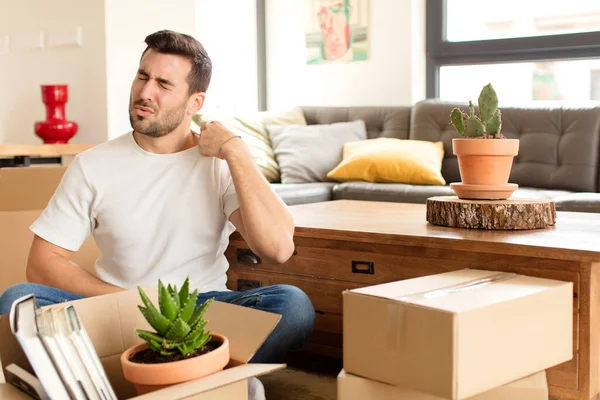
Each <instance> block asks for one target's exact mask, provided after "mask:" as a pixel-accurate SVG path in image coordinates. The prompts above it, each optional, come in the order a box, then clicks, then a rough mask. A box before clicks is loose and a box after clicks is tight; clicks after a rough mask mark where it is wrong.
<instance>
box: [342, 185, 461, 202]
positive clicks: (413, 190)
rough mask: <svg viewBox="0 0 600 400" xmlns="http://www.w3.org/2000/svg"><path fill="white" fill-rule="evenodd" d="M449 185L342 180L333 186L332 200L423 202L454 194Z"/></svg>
mask: <svg viewBox="0 0 600 400" xmlns="http://www.w3.org/2000/svg"><path fill="white" fill-rule="evenodd" d="M454 194H455V193H454V191H453V190H452V189H450V187H449V186H441V185H436V186H433V185H423V186H421V185H408V184H404V183H370V182H344V183H340V184H338V185H335V186H334V188H333V199H334V200H370V201H390V202H398V203H423V204H424V203H425V200H426V199H427V198H428V197H432V196H454Z"/></svg>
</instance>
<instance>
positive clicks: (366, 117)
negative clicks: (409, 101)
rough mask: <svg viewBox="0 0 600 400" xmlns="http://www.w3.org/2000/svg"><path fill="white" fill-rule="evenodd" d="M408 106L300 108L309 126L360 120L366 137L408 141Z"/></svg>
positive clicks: (409, 111) (409, 108) (409, 110)
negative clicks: (362, 122) (363, 124)
mask: <svg viewBox="0 0 600 400" xmlns="http://www.w3.org/2000/svg"><path fill="white" fill-rule="evenodd" d="M411 108H412V107H410V106H399V107H375V106H368V107H301V109H302V111H303V112H304V116H305V117H306V122H307V123H308V124H309V125H317V124H332V123H335V122H346V121H355V120H362V121H365V124H366V126H367V137H368V138H369V139H374V138H377V137H390V138H397V139H408V130H409V123H410V113H411Z"/></svg>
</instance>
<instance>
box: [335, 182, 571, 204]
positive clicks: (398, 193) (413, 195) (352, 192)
mask: <svg viewBox="0 0 600 400" xmlns="http://www.w3.org/2000/svg"><path fill="white" fill-rule="evenodd" d="M570 193H571V192H567V191H563V190H544V189H536V188H527V187H520V188H519V189H517V190H516V191H515V192H514V193H513V195H512V196H511V199H517V198H529V199H547V200H555V199H558V198H560V197H562V196H567V195H569V194H570ZM432 196H456V193H454V191H453V190H452V189H450V187H449V186H427V185H405V184H400V183H369V182H344V183H340V184H338V185H335V186H334V187H333V199H334V200H342V199H344V200H372V201H391V202H399V203H420V204H425V201H426V200H427V198H428V197H432ZM557 207H558V204H557Z"/></svg>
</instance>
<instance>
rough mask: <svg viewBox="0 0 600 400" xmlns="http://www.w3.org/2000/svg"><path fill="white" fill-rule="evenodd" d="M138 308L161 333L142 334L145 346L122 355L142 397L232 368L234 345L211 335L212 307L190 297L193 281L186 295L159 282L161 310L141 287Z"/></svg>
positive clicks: (195, 294) (140, 331)
mask: <svg viewBox="0 0 600 400" xmlns="http://www.w3.org/2000/svg"><path fill="white" fill-rule="evenodd" d="M138 291H139V293H140V297H141V298H142V302H143V303H144V306H141V305H140V306H138V307H139V309H140V311H141V312H142V314H143V316H144V318H145V319H146V321H147V322H148V323H149V324H150V326H151V327H152V328H153V329H154V330H155V332H152V331H148V330H143V329H136V332H137V334H138V336H139V337H140V338H142V339H143V340H144V342H143V343H141V344H138V345H135V346H132V347H130V348H129V349H127V350H125V352H123V354H122V355H121V365H122V367H123V376H124V377H125V379H127V380H128V381H129V382H131V383H133V385H134V386H135V389H136V391H137V393H138V394H143V393H147V392H151V391H154V390H158V389H161V388H163V387H166V386H170V385H174V384H177V383H180V382H185V381H189V380H193V379H198V378H201V377H203V376H206V375H209V374H212V373H214V372H217V371H220V370H222V369H223V368H224V367H225V366H226V365H227V364H228V363H229V340H228V339H227V338H226V337H225V336H223V335H220V334H217V333H214V332H213V333H211V332H210V331H205V329H204V328H205V326H206V322H207V321H206V320H205V319H203V316H204V313H205V312H206V310H207V309H208V307H209V306H210V304H211V303H212V301H213V299H208V300H207V301H205V302H204V303H203V304H201V305H197V304H196V302H197V298H198V290H197V289H196V290H195V291H194V292H193V293H192V294H190V293H189V277H188V278H187V279H186V280H185V282H184V284H183V286H182V287H181V290H180V291H177V286H175V287H171V285H168V287H165V286H164V285H163V283H162V282H161V281H160V279H159V281H158V299H159V301H158V302H159V309H157V308H156V307H155V306H154V304H152V302H151V301H150V299H149V298H148V296H147V295H146V293H144V290H143V289H142V288H140V287H139V286H138Z"/></svg>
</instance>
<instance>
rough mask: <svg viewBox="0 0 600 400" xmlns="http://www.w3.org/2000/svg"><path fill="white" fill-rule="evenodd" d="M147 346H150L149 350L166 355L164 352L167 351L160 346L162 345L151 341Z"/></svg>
mask: <svg viewBox="0 0 600 400" xmlns="http://www.w3.org/2000/svg"><path fill="white" fill-rule="evenodd" d="M146 345H147V346H148V348H149V349H151V350H154V351H156V352H158V353H161V354H164V353H163V352H164V351H165V350H164V349H163V348H162V347H161V346H160V343H157V342H155V341H154V340H150V341H148V342H146ZM167 351H168V350H167ZM165 355H166V354H165Z"/></svg>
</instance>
